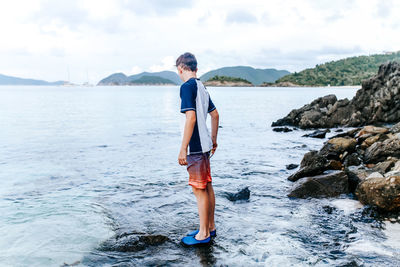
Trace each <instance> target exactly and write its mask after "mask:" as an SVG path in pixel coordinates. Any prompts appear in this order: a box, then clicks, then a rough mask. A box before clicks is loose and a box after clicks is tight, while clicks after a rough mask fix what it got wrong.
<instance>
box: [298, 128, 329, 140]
mask: <svg viewBox="0 0 400 267" xmlns="http://www.w3.org/2000/svg"><path fill="white" fill-rule="evenodd" d="M329 132H330V131H329V129H327V130H323V131H321V130H316V131H314V132H312V133H309V134H305V135H303V137H312V138H325V136H326V133H329Z"/></svg>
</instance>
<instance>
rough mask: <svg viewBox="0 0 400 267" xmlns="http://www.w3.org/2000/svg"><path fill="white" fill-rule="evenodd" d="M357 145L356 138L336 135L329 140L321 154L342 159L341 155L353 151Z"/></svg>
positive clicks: (328, 157)
mask: <svg viewBox="0 0 400 267" xmlns="http://www.w3.org/2000/svg"><path fill="white" fill-rule="evenodd" d="M356 145H357V141H356V139H354V138H349V137H336V138H333V139H330V140H328V142H326V143H325V145H324V146H323V147H322V148H321V150H320V154H321V155H323V156H325V157H326V158H327V159H335V160H340V155H341V154H342V153H344V152H345V151H347V152H348V153H349V152H352V151H353V150H354V149H355V147H356Z"/></svg>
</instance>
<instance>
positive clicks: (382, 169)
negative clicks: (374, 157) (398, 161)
mask: <svg viewBox="0 0 400 267" xmlns="http://www.w3.org/2000/svg"><path fill="white" fill-rule="evenodd" d="M394 163H395V161H394V160H386V161H383V162H379V163H377V164H376V165H375V166H374V167H373V168H372V170H373V171H374V172H378V173H380V174H382V175H383V174H385V173H386V172H388V171H389V170H390V169H391V168H392V167H393V166H394Z"/></svg>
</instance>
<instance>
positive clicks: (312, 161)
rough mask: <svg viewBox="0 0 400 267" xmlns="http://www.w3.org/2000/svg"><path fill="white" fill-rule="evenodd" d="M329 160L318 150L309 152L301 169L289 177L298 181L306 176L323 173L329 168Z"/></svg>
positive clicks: (290, 179) (303, 160) (301, 164)
mask: <svg viewBox="0 0 400 267" xmlns="http://www.w3.org/2000/svg"><path fill="white" fill-rule="evenodd" d="M327 165H328V161H327V160H326V158H325V157H324V156H322V155H320V154H319V153H318V151H316V150H312V151H310V152H307V153H306V154H305V155H304V157H303V159H302V161H301V163H300V169H299V170H298V171H297V172H295V173H294V174H292V175H290V176H289V177H288V180H289V181H293V182H294V181H297V180H299V179H300V178H303V177H306V176H313V175H318V174H321V173H323V172H324V171H325V170H326V169H327Z"/></svg>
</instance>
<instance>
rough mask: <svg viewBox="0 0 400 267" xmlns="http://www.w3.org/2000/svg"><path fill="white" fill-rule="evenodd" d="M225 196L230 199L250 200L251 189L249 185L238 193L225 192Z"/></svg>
mask: <svg viewBox="0 0 400 267" xmlns="http://www.w3.org/2000/svg"><path fill="white" fill-rule="evenodd" d="M225 197H226V198H227V199H228V200H230V201H238V200H249V198H250V190H249V188H248V187H245V188H243V189H242V190H240V191H239V192H237V193H228V192H226V193H225Z"/></svg>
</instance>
